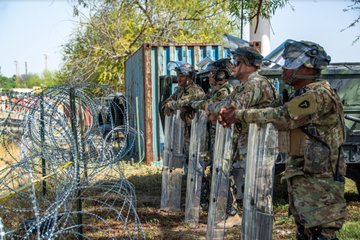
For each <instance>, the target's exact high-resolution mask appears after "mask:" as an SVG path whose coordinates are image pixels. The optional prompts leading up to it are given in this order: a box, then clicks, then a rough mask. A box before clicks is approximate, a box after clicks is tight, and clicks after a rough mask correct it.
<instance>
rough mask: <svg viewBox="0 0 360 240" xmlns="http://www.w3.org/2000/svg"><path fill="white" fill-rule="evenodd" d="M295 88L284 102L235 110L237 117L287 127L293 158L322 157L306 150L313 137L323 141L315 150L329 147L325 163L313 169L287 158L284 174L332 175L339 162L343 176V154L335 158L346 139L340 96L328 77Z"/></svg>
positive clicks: (246, 120)
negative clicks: (295, 92)
mask: <svg viewBox="0 0 360 240" xmlns="http://www.w3.org/2000/svg"><path fill="white" fill-rule="evenodd" d="M297 92H298V93H300V95H298V96H295V97H293V98H292V99H291V100H290V101H289V102H287V103H286V104H285V105H284V106H281V107H277V108H265V109H259V110H257V109H252V110H247V111H237V112H236V118H237V119H238V120H240V121H245V122H247V123H253V122H256V123H267V122H272V123H273V124H274V125H275V126H276V127H277V128H278V129H279V130H288V131H289V132H290V141H291V140H293V142H290V149H289V154H290V156H293V157H294V158H299V157H300V158H302V159H303V158H304V157H312V158H314V157H321V156H318V154H315V153H313V154H315V155H313V156H310V155H309V151H310V149H311V148H314V147H315V145H314V144H315V143H316V141H317V142H320V143H322V142H323V143H322V145H320V146H318V149H317V150H321V151H325V152H326V151H330V152H329V154H328V155H327V157H328V160H327V161H326V162H327V163H323V164H325V165H324V166H313V168H316V169H313V170H311V169H307V168H306V167H307V166H304V162H293V163H291V162H290V163H289V164H290V165H288V166H287V170H286V171H287V174H286V176H287V177H292V176H294V175H303V174H304V173H305V174H311V175H316V176H319V177H332V176H333V175H334V173H335V171H336V166H337V165H338V166H339V168H338V171H339V173H340V174H342V175H343V176H344V174H345V163H344V161H343V159H342V158H340V161H338V159H339V154H340V153H339V147H340V146H341V145H342V144H343V143H344V141H345V132H344V126H345V125H344V113H343V107H342V104H341V100H340V99H339V97H338V96H337V95H336V93H335V92H334V90H332V89H331V87H330V84H329V83H328V82H327V81H317V82H314V83H311V84H308V85H307V86H305V87H304V88H303V89H301V90H298V91H297ZM304 101H307V104H310V106H308V107H306V108H305V107H304V106H300V105H301V104H302V103H303V102H304ZM309 102H310V103H309ZM312 103H313V104H312ZM311 105H312V106H311ZM304 109H305V110H304ZM306 109H309V110H306ZM301 111H303V112H301ZM307 111H308V112H307ZM317 139H318V140H317ZM316 144H317V143H316ZM317 145H318V144H317ZM302 161H303V160H302ZM318 161H319V160H317V161H316V162H318ZM316 162H315V163H316ZM319 164H322V163H319ZM308 171H311V172H308Z"/></svg>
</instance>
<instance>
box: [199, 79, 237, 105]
mask: <svg viewBox="0 0 360 240" xmlns="http://www.w3.org/2000/svg"><path fill="white" fill-rule="evenodd" d="M233 90H234V87H233V85H231V84H230V83H228V82H225V83H224V84H222V85H221V86H220V88H219V89H217V90H213V91H211V92H210V93H209V94H206V95H205V96H204V97H203V98H202V99H201V100H199V101H197V104H196V105H197V106H196V109H203V110H205V109H206V107H207V106H208V105H209V104H212V103H215V102H219V101H221V100H223V99H224V98H225V97H227V96H228V95H230V93H231V92H232V91H233Z"/></svg>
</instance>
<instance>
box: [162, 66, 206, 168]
mask: <svg viewBox="0 0 360 240" xmlns="http://www.w3.org/2000/svg"><path fill="white" fill-rule="evenodd" d="M168 69H169V70H170V71H171V70H174V71H175V72H176V75H177V80H178V88H177V89H176V91H175V92H174V93H173V94H172V95H171V96H170V97H169V98H168V99H166V100H165V101H164V102H163V104H162V107H161V110H162V111H163V112H164V113H165V114H166V115H168V116H170V115H171V114H173V113H174V112H176V110H181V114H180V116H181V118H182V120H183V121H185V128H186V129H185V136H184V141H185V146H184V155H185V157H186V162H187V161H188V156H189V143H190V133H191V129H190V127H191V120H192V117H193V111H192V109H189V108H188V107H187V106H188V105H189V104H190V102H192V101H194V100H197V99H200V98H202V97H203V96H204V94H205V93H204V91H203V89H202V88H201V87H200V86H199V85H197V84H196V83H194V82H193V78H194V76H195V70H194V68H193V66H191V64H189V63H185V62H181V61H179V62H170V63H169V66H168ZM185 170H186V169H185Z"/></svg>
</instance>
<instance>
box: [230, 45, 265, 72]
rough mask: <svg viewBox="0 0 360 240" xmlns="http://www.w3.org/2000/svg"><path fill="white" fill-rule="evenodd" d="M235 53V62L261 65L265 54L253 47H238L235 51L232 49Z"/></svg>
mask: <svg viewBox="0 0 360 240" xmlns="http://www.w3.org/2000/svg"><path fill="white" fill-rule="evenodd" d="M231 53H232V55H233V60H232V61H233V64H234V66H238V65H239V64H246V65H251V66H256V67H260V65H261V62H262V59H263V56H262V55H261V54H260V53H259V51H257V50H256V49H255V48H253V47H248V46H244V47H238V48H237V49H235V51H231Z"/></svg>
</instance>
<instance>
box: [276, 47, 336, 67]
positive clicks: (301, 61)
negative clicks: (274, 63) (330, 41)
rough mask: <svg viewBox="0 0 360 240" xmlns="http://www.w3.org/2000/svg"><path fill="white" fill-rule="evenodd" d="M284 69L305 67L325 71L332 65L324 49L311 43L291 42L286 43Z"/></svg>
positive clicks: (283, 55)
mask: <svg viewBox="0 0 360 240" xmlns="http://www.w3.org/2000/svg"><path fill="white" fill-rule="evenodd" d="M282 57H283V58H284V60H285V61H284V65H283V68H285V69H297V68H299V67H301V66H302V65H304V66H305V67H308V68H315V69H324V68H325V67H326V66H327V65H328V64H329V63H330V60H331V58H330V56H328V55H327V54H326V52H325V50H324V48H323V47H321V46H320V45H319V44H317V43H314V42H310V41H294V40H289V41H288V42H286V43H285V46H284V52H283V54H282Z"/></svg>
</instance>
